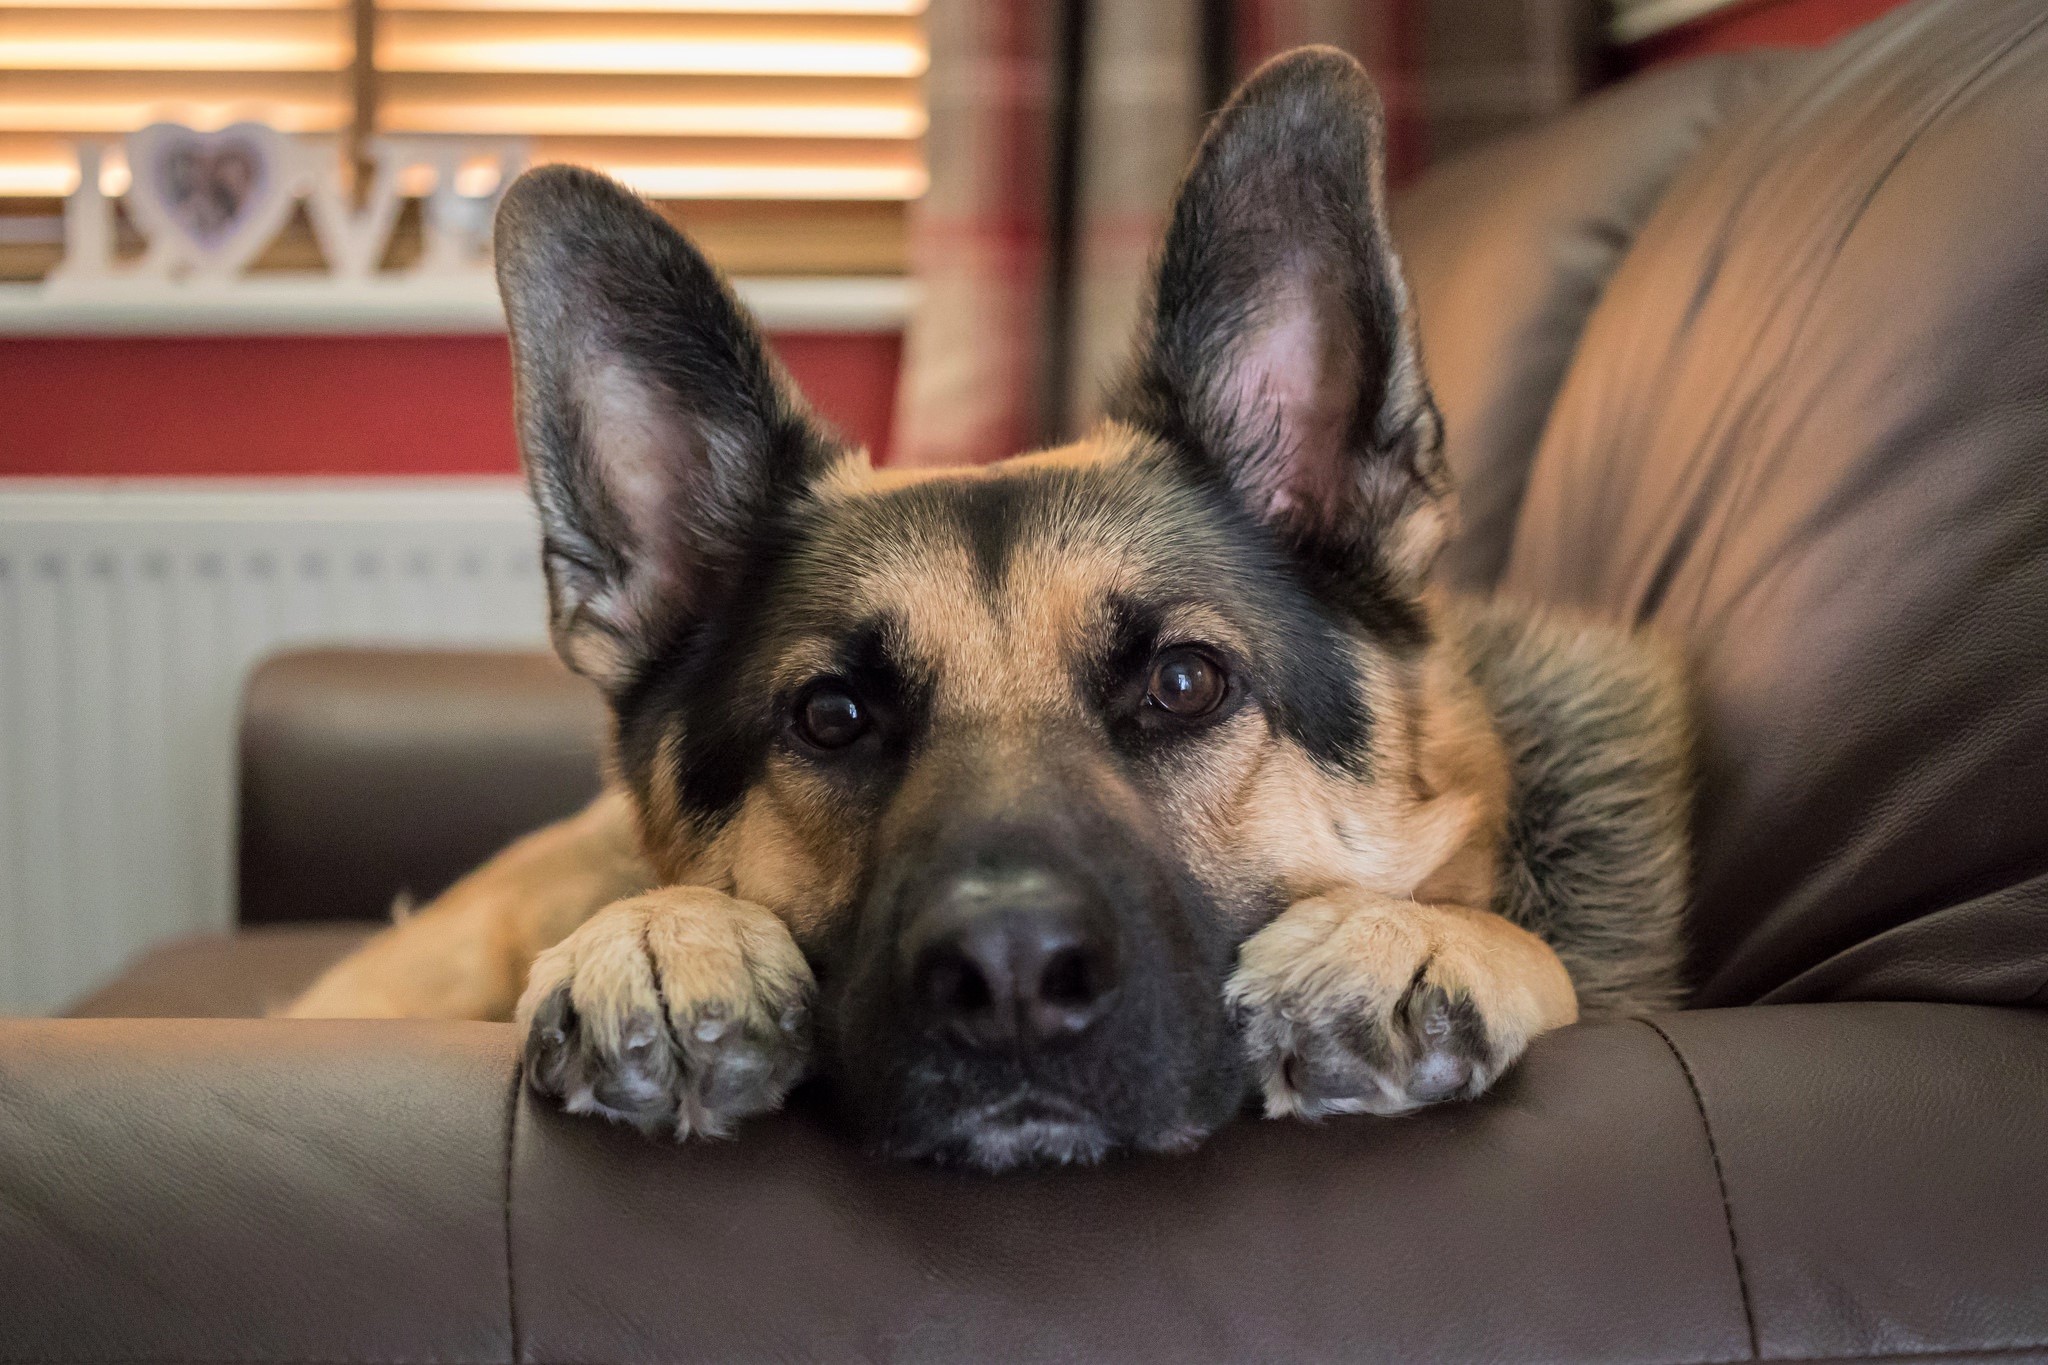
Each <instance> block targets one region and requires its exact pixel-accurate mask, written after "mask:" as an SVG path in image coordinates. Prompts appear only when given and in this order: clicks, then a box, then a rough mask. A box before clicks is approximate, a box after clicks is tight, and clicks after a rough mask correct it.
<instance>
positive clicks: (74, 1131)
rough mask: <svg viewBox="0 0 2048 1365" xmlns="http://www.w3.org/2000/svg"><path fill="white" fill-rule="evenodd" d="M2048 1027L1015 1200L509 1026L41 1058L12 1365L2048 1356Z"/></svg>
mask: <svg viewBox="0 0 2048 1365" xmlns="http://www.w3.org/2000/svg"><path fill="white" fill-rule="evenodd" d="M2044 1059H2048V1014H2042V1013H2038V1012H2024V1011H2013V1010H1992V1009H1980V1008H1970V1007H1962V1006H1947V1005H1941V1006H1935V1005H1885V1004H1873V1005H1829V1006H1802V1007H1788V1008H1781V1009H1748V1010H1733V1011H1717V1012H1707V1013H1700V1014H1692V1015H1681V1016H1674V1017H1670V1018H1666V1019H1660V1020H1657V1021H1655V1023H1654V1024H1644V1023H1628V1024H1610V1025H1601V1026H1597V1027H1592V1026H1589V1027H1584V1028H1577V1029H1572V1030H1568V1031H1567V1032H1565V1033H1563V1034H1559V1035H1556V1036H1553V1037H1551V1038H1548V1039H1545V1040H1543V1041H1541V1042H1540V1043H1539V1044H1538V1045H1537V1047H1536V1048H1535V1050H1534V1052H1533V1053H1532V1054H1531V1055H1530V1057H1529V1059H1528V1062H1527V1063H1526V1065H1525V1066H1524V1067H1523V1068H1522V1069H1521V1070H1520V1071H1519V1072H1517V1073H1515V1074H1514V1075H1513V1076H1512V1077H1510V1078H1509V1080H1507V1081H1506V1082H1505V1083H1504V1084H1503V1086H1502V1088H1501V1090H1500V1091H1499V1092H1498V1093H1497V1094H1496V1095H1494V1096H1493V1097H1492V1098H1491V1099H1490V1100H1488V1101H1486V1102H1484V1103H1481V1104H1478V1105H1473V1106H1465V1107H1459V1108H1450V1109H1441V1110H1433V1111H1427V1112H1425V1113H1423V1114H1420V1115H1416V1116H1414V1117H1410V1118H1405V1119H1397V1120H1376V1119H1359V1120H1343V1121H1335V1122H1331V1123H1328V1124H1325V1125H1322V1126H1320V1127H1316V1126H1309V1125H1304V1124H1296V1123H1265V1122H1249V1121H1248V1122H1246V1123H1244V1124H1242V1125H1240V1126H1239V1127H1237V1128H1235V1129H1233V1130H1229V1131H1227V1132H1225V1133H1224V1134H1222V1135H1221V1136H1219V1137H1218V1138H1217V1139H1216V1140H1215V1141H1214V1142H1213V1143H1211V1144H1210V1145H1209V1146H1208V1147H1206V1148H1205V1149H1203V1150H1202V1151H1201V1152H1198V1153H1197V1154H1195V1155H1194V1156H1192V1157H1185V1158H1150V1159H1129V1160H1125V1161H1120V1162H1117V1163H1114V1164H1112V1165H1111V1166H1109V1167H1107V1168H1104V1169H1101V1170H1093V1171H1047V1172H1042V1173H1037V1174H1030V1175H1024V1176H1019V1177H1013V1178H1005V1179H989V1178H987V1177H981V1176H974V1175H966V1174H961V1173H957V1172H948V1171H939V1170H930V1169H924V1168H918V1167H906V1166H894V1165H889V1166H883V1165H878V1164H876V1163H874V1162H871V1161H869V1160H868V1159H866V1158H865V1157H862V1156H861V1155H859V1154H858V1153H857V1152H855V1151H854V1150H852V1148H851V1147H850V1146H849V1145H848V1144H846V1143H845V1142H843V1141H842V1140H841V1139H840V1138H839V1137H838V1136H837V1135H836V1134H834V1133H833V1132H831V1131H830V1129H829V1128H828V1127H826V1126H825V1125H823V1124H822V1123H821V1122H820V1121H819V1120H818V1119H817V1118H815V1117H814V1116H812V1115H811V1114H810V1113H809V1112H807V1111H805V1110H803V1109H799V1111H798V1112H797V1113H795V1114H793V1115H789V1116H786V1117H784V1118H780V1119H776V1120H773V1121H768V1122H763V1123H756V1124H753V1125H751V1126H750V1127H749V1128H748V1129H747V1130H746V1131H745V1132H744V1133H743V1135H742V1136H741V1138H740V1139H739V1140H738V1141H736V1142H731V1143H712V1144H697V1145H693V1146H689V1147H675V1146H672V1145H666V1144H661V1143H655V1142H650V1141H647V1140H645V1139H642V1138H640V1137H639V1136H637V1135H636V1134H634V1133H632V1132H630V1131H627V1130H623V1129H618V1128H610V1127H606V1126H604V1125H602V1124H597V1123H593V1122H590V1121H588V1120H578V1119H572V1118H568V1117H565V1116H562V1115H560V1114H557V1113H555V1112H553V1111H551V1110H546V1109H542V1108H539V1107H537V1106H536V1105H535V1104H534V1103H533V1102H532V1100H531V1099H530V1098H528V1097H527V1096H526V1095H524V1094H523V1093H522V1094H519V1095H518V1097H517V1098H516V1099H515V1098H514V1096H515V1090H514V1085H513V1080H514V1039H513V1037H512V1033H511V1030H510V1029H509V1028H506V1027H503V1026H494V1025H416V1024H392V1023H326V1022H301V1021H290V1022H267V1023H231V1022H212V1023H198V1022H195V1023H185V1024H181V1025H177V1026H176V1027H174V1028H172V1027H167V1026H165V1025H162V1024H158V1023H153V1022H140V1021H136V1022H127V1021H116V1020H108V1021H66V1022H30V1021H24V1022H15V1023H7V1024H0V1359H4V1360H9V1361H27V1360H34V1361H62V1362H70V1361H88V1360H128V1361H165V1362H168V1361H200V1360H234V1361H244V1362H249V1361H272V1362H284V1361H293V1362H314V1361H381V1362H389V1363H391V1365H397V1363H398V1362H420V1363H421V1365H424V1362H428V1361H444V1362H451V1361H509V1360H520V1361H549V1362H559V1363H561V1365H569V1363H570V1362H582V1361H591V1362H599V1361H603V1362H621V1363H627V1362H639V1361H647V1362H657V1361H659V1362H680V1361H698V1360H701V1361H716V1362H724V1361H735V1360H843V1359H892V1360H895V1359H900V1360H930V1361H965V1360H1052V1359H1059V1360H1078V1361H1094V1360H1117V1361H1124V1360H1129V1361H1141V1360H1151V1361H1162V1362H1193V1361H1208V1360H1218V1361H1224V1360H1228V1361H1237V1360H1247V1359H1260V1360H1328V1359H1347V1360H1350V1359H1360V1360H1388V1361H1417V1360H1430V1359H1474V1360H1478V1359H1484V1360H1507V1359H1517V1360H1521V1359H1530V1360H1534V1359H1542V1360H1602V1361H1617V1362H1635V1361H1640V1362H1651V1361H1658V1362H1678V1361H1715V1360H1740V1359H1749V1358H1752V1357H1754V1356H1755V1355H1757V1354H1759V1353H1761V1354H1762V1355H1764V1356H1766V1357H1773V1358H1780V1359H1799V1360H1814V1359H1826V1358H1872V1357H1906V1356H1918V1355H1922V1354H1936V1353H1949V1354H1968V1353H1981V1352H1991V1351H2000V1352H2009V1351H2016V1350H2021V1349H2031V1350H2035V1351H2044V1350H2048V1275H2043V1273H2042V1268H2043V1267H2044V1266H2048V1219H2043V1218H2041V1217H2039V1216H2037V1215H2038V1212H2039V1210H2041V1209H2043V1208H2048V1161H2044V1160H2042V1159H2041V1123H2042V1118H2043V1116H2044V1115H2048V1066H2044Z"/></svg>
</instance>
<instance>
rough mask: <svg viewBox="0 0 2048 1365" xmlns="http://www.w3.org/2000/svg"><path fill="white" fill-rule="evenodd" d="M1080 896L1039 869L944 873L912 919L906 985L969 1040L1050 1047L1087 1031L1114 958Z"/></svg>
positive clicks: (1111, 986) (988, 1045)
mask: <svg viewBox="0 0 2048 1365" xmlns="http://www.w3.org/2000/svg"><path fill="white" fill-rule="evenodd" d="M1088 910H1089V904H1088V900H1087V898H1086V896H1085V895H1083V894H1082V892H1081V891H1080V890H1079V888H1077V887H1076V886H1075V885H1074V884H1073V883H1072V882H1070V881H1069V880H1067V879H1066V878H1064V877H1062V876H1060V875H1059V874H1057V873H1054V872H1051V871H1048V870H1047V869H1045V868H1042V867H1037V866H1023V867H1004V868H973V869H969V870H965V871H961V872H957V873H954V874H953V875H951V876H950V877H948V878H947V879H946V880H945V881H944V882H943V883H942V884H941V885H940V886H939V887H937V888H936V890H935V893H934V894H933V895H932V897H931V899H930V900H929V901H928V902H927V904H926V906H925V908H924V909H923V910H922V911H921V912H920V913H919V914H918V916H917V917H916V919H915V920H914V921H913V923H912V925H911V927H910V932H909V934H908V935H907V936H906V938H907V945H908V947H909V949H910V951H909V954H908V957H909V962H910V988H911V993H912V995H913V997H914V998H915V999H916V1000H917V1001H918V1003H919V1004H920V1005H921V1006H922V1007H923V1009H924V1010H925V1011H926V1012H927V1014H928V1016H929V1017H930V1018H931V1020H932V1021H933V1022H934V1023H937V1024H939V1025H941V1026H943V1027H945V1028H946V1029H948V1030H950V1031H951V1032H952V1033H953V1035H954V1036H955V1037H957V1038H959V1039H960V1040H961V1041H963V1042H966V1043H968V1044H969V1045H970V1046H973V1047H977V1048H984V1049H990V1050H994V1049H1016V1050H1025V1049H1030V1048H1039V1047H1050V1046H1056V1045H1058V1044H1059V1043H1062V1042H1066V1041H1070V1040H1072V1039H1073V1038H1076V1037H1078V1036H1079V1035H1080V1034H1082V1033H1083V1032H1085V1031H1086V1030H1087V1028H1088V1026H1089V1025H1090V1024H1092V1023H1094V1022H1095V1021H1096V1020H1097V1019H1098V1018H1100V1017H1101V1016H1102V1015H1103V1013H1104V1012H1105V1011H1106V1010H1107V1009H1108V1006H1109V1000H1110V996H1111V994H1112V993H1113V992H1114V991H1115V989H1116V961H1115V954H1114V953H1113V951H1112V948H1111V945H1110V943H1109V942H1108V940H1107V938H1106V937H1105V936H1104V935H1103V934H1102V933H1101V932H1100V931H1099V930H1097V929H1096V928H1095V927H1094V921H1095V918H1096V917H1093V916H1091V915H1090V914H1089V913H1088Z"/></svg>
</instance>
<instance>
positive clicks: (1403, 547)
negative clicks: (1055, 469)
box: [1108, 48, 1452, 591]
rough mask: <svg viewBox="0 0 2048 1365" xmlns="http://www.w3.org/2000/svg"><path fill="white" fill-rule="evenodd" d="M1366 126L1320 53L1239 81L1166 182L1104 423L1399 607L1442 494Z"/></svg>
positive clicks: (1442, 517) (1429, 542)
mask: <svg viewBox="0 0 2048 1365" xmlns="http://www.w3.org/2000/svg"><path fill="white" fill-rule="evenodd" d="M1382 125H1383V120H1382V117H1381V114H1380V103H1379V97H1378V95H1377V94H1376V93H1375V91H1374V90H1373V87H1372V82H1371V80H1370V79H1369V78H1368V77H1367V76H1366V74H1365V72H1364V70H1363V69H1361V68H1360V67H1359V65H1358V63H1357V62H1355V61H1353V60H1352V59H1351V58H1350V57H1348V56H1346V55H1345V54H1344V53H1342V52H1339V51H1337V50H1336V49H1334V48H1303V49H1301V50H1299V51H1296V52H1291V53H1288V54H1286V55H1284V56H1281V57H1277V58H1275V59H1274V60H1273V61H1271V62H1268V63H1267V64H1266V65H1265V66H1264V67H1262V68H1260V69H1259V70H1258V71H1257V72H1256V73H1254V74H1253V75H1252V77H1251V78H1250V79H1249V80H1247V81H1246V82H1245V84H1244V86H1243V88H1241V89H1240V90H1239V91H1238V92H1237V94H1236V95H1235V96H1233V97H1232V99H1231V101H1230V103H1229V104H1227V105H1226V106H1225V107H1224V108H1223V110H1222V111H1221V112H1220V113H1218V114H1217V115H1216V118H1215V121H1214V122H1213V123H1212V124H1211V125H1210V128H1209V133H1208V136H1207V137H1205V138H1204V139H1203V141H1202V145H1201V147H1200V149H1199V150H1198V151H1197V152H1196V153H1195V159H1194V164H1193V166H1192V167H1191V169H1190V170H1189V172H1188V175H1187V179H1186V180H1185V181H1184V182H1183V183H1182V186H1181V190H1180V195H1179V198H1178V200H1177V201H1176V203H1175V205H1174V210H1173V217H1172V221H1171V224H1170V226H1169V227H1168V229H1167V236H1166V244H1165V248H1164V251H1163V252H1162V254H1161V257H1160V264H1159V275H1158V279H1157V282H1156V283H1155V285H1154V292H1153V306H1152V314H1151V317H1150V318H1149V320H1148V324H1147V327H1146V330H1145V333H1144V335H1143V336H1142V338H1141V340H1140V344H1139V349H1138V355H1137V357H1136V361H1135V363H1134V365H1133V366H1132V368H1131V370H1130V372H1129V374H1128V376H1127V377H1126V378H1125V380H1124V382H1123V383H1122V385H1121V386H1120V387H1119V389H1118V390H1117V391H1116V392H1115V393H1114V394H1113V395H1112V396H1111V398H1110V401H1109V404H1108V410H1109V413H1110V415H1111V416H1112V417H1115V418H1118V419H1120V420H1123V421H1126V422H1130V423H1132V424H1134V425H1137V426H1140V427H1143V428H1146V429H1149V430H1151V431H1153V432H1155V433H1157V434H1159V435H1161V436H1163V437H1165V438H1166V439H1167V440H1169V441H1170V442H1172V443H1173V444H1174V445H1175V446H1176V447H1177V448H1178V449H1180V450H1182V451H1184V452H1185V453H1186V454H1187V455H1188V456H1190V457H1191V458H1193V459H1195V460H1197V461H1198V462H1200V463H1201V465H1202V466H1203V468H1204V469H1205V470H1208V471H1213V472H1215V473H1219V474H1221V475H1222V477H1223V478H1224V480H1225V481H1226V482H1227V483H1228V484H1229V485H1230V486H1231V487H1232V488H1234V489H1235V491H1236V492H1237V494H1238V496H1239V497H1240V498H1241V499H1242V500H1243V501H1244V503H1245V504H1246V505H1247V506H1248V508H1249V509H1250V510H1251V512H1252V514H1253V515H1254V516H1255V517H1257V518H1259V519H1260V520H1262V521H1264V522H1266V523H1267V524H1269V525H1271V526H1272V527H1273V528H1274V530H1275V531H1276V532H1278V533H1279V534H1280V535H1281V536H1282V538H1283V539H1284V540H1286V541H1287V542H1288V543H1289V544H1290V545H1292V546H1294V547H1295V548H1296V549H1298V550H1300V551H1302V552H1304V553H1306V554H1308V555H1310V556H1312V557H1314V558H1315V559H1317V560H1319V561H1321V562H1324V563H1330V562H1332V561H1335V562H1336V563H1337V564H1338V565H1339V566H1342V565H1354V566H1355V565H1361V564H1366V563H1368V562H1369V565H1370V567H1371V569H1372V570H1373V571H1374V572H1376V573H1377V574H1378V575H1379V576H1380V577H1382V578H1383V579H1384V580H1386V581H1387V582H1388V584H1389V586H1393V587H1396V588H1398V589H1402V590H1404V591H1413V590H1415V589H1418V588H1420V586H1421V584H1422V581H1423V579H1424V578H1425V576H1426V575H1427V573H1428V571H1429V567H1430V565H1431V563H1432V562H1433V561H1434V560H1435V558H1436V555H1437V552H1438V551H1439V550H1440V549H1441V548H1442V547H1443V543H1444V540H1445V539H1446V537H1447V535H1448V533H1449V530H1450V526H1451V519H1452V506H1451V488H1450V477H1449V474H1448V471H1447V469H1446V467H1445V465H1444V462H1443V457H1442V449H1441V447H1442V435H1441V425H1442V424H1441V422H1440V420H1439V418H1438V416H1437V412H1436V406H1435V404H1434V403H1433V402H1432V401H1431V399H1430V395H1429V389H1428V386H1427V384H1426V383H1425V382H1424V380H1423V376H1422V367H1421V361H1420V358H1419V356H1418V354H1417V350H1416V343H1415V331H1414V326H1413V323H1412V321H1411V320H1410V318H1409V310H1408V293H1407V288H1406V286H1405V285H1404V284H1403V282H1402V279H1401V271H1400V264H1399V262H1398V261H1397V260H1396V258H1395V255H1394V249H1393V242H1392V239H1391V236H1390V234H1389V233H1388V230H1387V219H1386V176H1385V170H1384V166H1383V151H1382V149H1383V147H1384V137H1383V133H1382Z"/></svg>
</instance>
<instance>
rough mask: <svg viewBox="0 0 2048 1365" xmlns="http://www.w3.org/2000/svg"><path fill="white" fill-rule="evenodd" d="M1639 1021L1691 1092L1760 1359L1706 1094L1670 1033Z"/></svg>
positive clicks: (1754, 1352)
mask: <svg viewBox="0 0 2048 1365" xmlns="http://www.w3.org/2000/svg"><path fill="white" fill-rule="evenodd" d="M1642 1023H1643V1026H1644V1027H1645V1028H1647V1029H1649V1030H1650V1032H1652V1033H1654V1034H1656V1035H1657V1036H1658V1037H1659V1038H1660V1039H1662V1040H1663V1042H1664V1046H1665V1047H1666V1048H1668V1049H1669V1050H1670V1052H1671V1057H1672V1060H1674V1061H1676V1062H1677V1063H1678V1070H1679V1074H1681V1075H1683V1076H1684V1077H1685V1087H1686V1089H1687V1090H1689V1091H1691V1092H1692V1106H1693V1109H1694V1111H1695V1112H1697V1113H1698V1114H1699V1116H1700V1132H1701V1133H1702V1134H1704V1135H1705V1137H1706V1139H1707V1157H1708V1159H1709V1160H1710V1161H1712V1163H1713V1166H1714V1185H1715V1187H1716V1188H1717V1189H1719V1191H1720V1193H1721V1225H1722V1227H1724V1228H1725V1229H1727V1232H1728V1256H1729V1259H1730V1260H1732V1261H1733V1262H1734V1263H1735V1289H1736V1293H1737V1294H1738V1295H1739V1296H1740V1297H1741V1299H1742V1321H1743V1325H1744V1327H1746V1328H1747V1329H1748V1331H1749V1358H1750V1359H1751V1360H1761V1359H1762V1358H1763V1346H1762V1342H1761V1339H1760V1338H1759V1336H1758V1333H1757V1327H1756V1305H1755V1304H1753V1303H1752V1302H1751V1301H1750V1297H1749V1273H1748V1271H1747V1270H1746V1269H1744V1267H1743V1264H1742V1243H1741V1241H1740V1240H1739V1239H1738V1238H1737V1237H1736V1235H1735V1205H1734V1203H1733V1201H1732V1200H1730V1199H1729V1197H1728V1172H1727V1170H1726V1169H1725V1168H1724V1167H1723V1166H1722V1164H1721V1148H1720V1144H1718V1143H1716V1142H1715V1141H1714V1125H1713V1121H1712V1120H1710V1119H1709V1118H1708V1117H1707V1101H1706V1097H1705V1096H1703V1095H1702V1094H1701V1093H1700V1083H1699V1079H1698V1078H1697V1077H1696V1076H1694V1075H1693V1074H1692V1065H1691V1063H1689V1062H1687V1061H1686V1060H1685V1054H1684V1053H1683V1052H1681V1051H1679V1050H1678V1044H1677V1043H1675V1042H1673V1041H1672V1040H1671V1035H1670V1034H1668V1033H1666V1032H1665V1031H1664V1030H1663V1028H1662V1027H1661V1026H1659V1025H1658V1023H1657V1021H1656V1020H1654V1019H1645V1020H1643V1021H1642Z"/></svg>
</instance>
